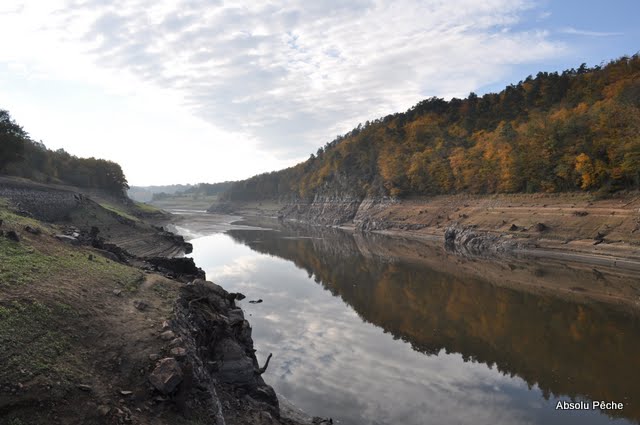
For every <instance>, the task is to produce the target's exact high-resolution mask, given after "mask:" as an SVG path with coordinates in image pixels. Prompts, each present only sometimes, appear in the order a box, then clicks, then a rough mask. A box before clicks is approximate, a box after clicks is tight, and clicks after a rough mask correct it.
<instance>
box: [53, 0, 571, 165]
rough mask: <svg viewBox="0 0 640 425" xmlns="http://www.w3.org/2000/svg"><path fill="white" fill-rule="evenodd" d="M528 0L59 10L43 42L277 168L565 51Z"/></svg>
mask: <svg viewBox="0 0 640 425" xmlns="http://www.w3.org/2000/svg"><path fill="white" fill-rule="evenodd" d="M531 7H532V6H531V4H530V2H529V1H528V0H515V1H514V0H490V1H484V2H478V1H474V0H448V1H443V0H434V1H429V2H426V1H419V0H398V1H394V2H383V1H379V0H356V1H349V2H344V1H337V0H331V1H325V2H307V1H303V0H284V1H279V2H275V1H265V2H255V1H246V0H243V1H234V2H233V4H232V5H231V4H229V3H227V2H223V1H177V2H176V1H174V2H171V1H154V2H147V1H140V0H138V1H135V0H133V1H132V0H127V1H109V2H106V1H99V0H89V1H82V0H76V1H72V2H68V1H67V2H64V1H61V2H60V3H59V4H58V5H57V7H56V9H55V11H53V12H51V13H49V14H48V15H47V17H46V18H47V19H45V20H43V22H45V23H46V25H45V24H43V25H44V30H46V31H47V32H48V34H53V33H55V34H57V36H58V37H60V38H63V39H64V40H65V41H66V43H67V44H66V45H67V46H75V47H76V48H77V49H79V51H81V52H82V55H83V57H84V58H85V59H86V58H88V60H90V61H91V62H92V63H94V64H97V65H98V66H99V67H100V69H101V70H102V71H104V72H113V73H116V74H126V75H130V76H133V77H132V78H134V79H137V80H139V81H141V82H143V83H144V84H147V85H151V86H158V87H162V88H163V89H165V90H170V91H171V92H172V93H176V98H178V99H179V101H180V102H181V103H182V104H183V105H186V106H187V107H188V108H189V109H190V110H191V111H192V112H193V113H194V114H196V115H197V116H198V117H200V118H202V119H204V120H206V121H207V122H209V123H211V124H212V125H214V126H216V127H217V128H221V129H223V130H226V131H232V132H235V133H240V134H245V135H247V138H248V139H251V140H254V141H256V142H257V144H258V148H259V149H262V150H265V151H269V152H275V153H276V154H277V155H278V156H279V157H281V158H285V159H286V158H299V157H301V156H304V155H306V154H308V153H309V152H312V151H315V149H316V148H317V147H318V146H320V145H322V144H324V143H326V142H328V141H330V140H331V139H332V138H333V137H334V136H335V135H337V134H340V133H344V132H346V131H348V130H350V129H351V128H353V127H354V126H355V125H357V124H358V122H364V121H366V120H367V119H374V118H377V117H380V116H383V115H386V114H389V113H394V112H397V111H402V110H406V109H407V108H409V107H410V106H412V105H413V104H415V103H416V102H418V101H419V100H421V99H423V98H425V97H429V96H434V95H435V96H443V97H451V96H464V95H466V94H468V93H469V91H472V90H474V89H477V88H478V87H479V86H483V85H487V84H491V83H494V82H497V81H500V79H501V78H503V77H504V76H505V75H506V74H507V73H508V72H509V69H510V67H511V66H514V65H518V64H522V63H528V62H534V61H540V60H543V59H546V58H549V57H554V56H556V55H558V54H559V53H561V52H562V51H563V46H562V45H561V44H558V43H555V42H553V41H551V40H550V36H549V34H548V33H546V32H541V31H538V32H536V31H516V30H514V27H515V26H516V24H517V23H518V22H519V20H520V16H522V15H523V14H524V13H525V12H527V11H529V10H530V9H531Z"/></svg>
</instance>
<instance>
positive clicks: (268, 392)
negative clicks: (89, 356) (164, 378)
mask: <svg viewBox="0 0 640 425" xmlns="http://www.w3.org/2000/svg"><path fill="white" fill-rule="evenodd" d="M170 326H171V328H172V329H173V332H175V334H176V335H178V337H177V338H178V339H179V340H180V345H181V347H183V348H184V352H182V353H181V357H183V358H184V360H183V364H188V365H189V366H188V368H189V369H190V370H191V375H192V383H191V384H190V386H191V388H184V384H181V385H182V389H180V388H179V389H178V391H181V390H182V391H186V392H187V397H186V400H187V401H186V403H187V405H188V404H193V403H201V402H202V400H203V397H202V394H201V393H202V391H205V392H206V393H207V394H209V395H210V398H209V399H207V400H206V402H207V403H208V404H209V407H210V410H211V413H212V416H213V417H216V418H217V422H215V423H216V424H223V423H224V419H222V418H223V417H224V415H225V414H226V413H229V414H232V415H238V414H239V413H242V416H244V417H253V418H266V419H264V420H262V421H261V420H258V419H255V420H256V421H257V422H253V423H258V424H260V423H269V424H278V423H281V422H279V418H280V408H279V405H278V398H277V397H276V394H275V391H274V390H273V388H271V387H270V386H269V385H267V384H266V383H265V382H264V380H263V379H262V377H261V373H262V372H263V371H264V370H263V369H261V368H260V367H259V365H258V361H257V359H256V357H255V349H254V348H253V340H252V338H251V326H250V325H249V322H247V321H246V320H245V319H244V314H243V312H242V310H241V309H239V308H237V307H236V306H235V303H234V301H233V297H231V296H230V294H229V293H228V292H227V291H225V290H224V289H223V288H222V287H220V286H218V285H216V284H214V283H212V282H206V281H204V280H202V279H197V280H195V281H194V282H193V283H191V284H188V285H185V286H184V287H183V288H182V289H181V291H180V298H179V299H178V301H177V302H176V306H175V318H174V319H173V320H172V321H171V322H170ZM183 369H184V367H183ZM154 385H155V384H154ZM225 395H226V397H227V398H228V397H231V398H232V399H233V400H234V401H240V402H239V403H238V404H237V405H236V409H235V410H234V411H233V412H223V409H222V407H221V403H220V400H221V399H223V398H225ZM225 403H226V404H229V403H228V402H225ZM237 409H240V410H241V411H242V412H238V410H237Z"/></svg>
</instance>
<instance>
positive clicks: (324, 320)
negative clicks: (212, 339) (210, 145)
mask: <svg viewBox="0 0 640 425" xmlns="http://www.w3.org/2000/svg"><path fill="white" fill-rule="evenodd" d="M208 220H210V221H211V223H208V224H207V221H208ZM216 220H218V221H216ZM220 223H221V222H220V221H219V219H216V218H213V217H212V218H208V217H198V218H197V220H195V219H194V221H193V222H192V223H190V222H189V221H186V222H185V223H183V224H182V225H181V228H180V229H179V230H180V231H182V232H183V233H184V234H187V235H191V237H193V239H192V240H191V242H192V243H193V246H194V252H193V257H194V258H195V260H196V262H197V264H198V265H199V266H200V267H202V268H203V269H204V270H205V271H206V273H207V277H208V279H210V280H213V281H215V282H216V283H218V284H221V285H222V286H223V287H225V288H226V289H227V290H229V291H239V292H242V293H243V294H245V295H246V296H247V299H246V300H244V301H243V302H242V303H241V304H242V308H243V309H244V310H245V312H246V315H247V316H251V317H248V319H249V321H250V323H251V325H252V326H253V338H254V341H255V347H256V348H257V350H258V352H257V353H256V354H257V356H258V360H259V362H260V363H261V364H262V362H264V359H265V358H266V356H267V355H268V354H269V353H273V355H274V357H273V359H272V360H271V364H270V365H269V368H268V370H267V372H266V373H265V376H264V377H265V380H266V381H267V383H269V384H271V385H272V386H273V387H274V389H275V390H276V391H277V392H278V394H280V395H281V396H284V397H286V398H287V399H289V400H290V401H292V402H293V403H294V404H296V405H297V406H299V407H300V408H302V409H303V410H305V411H307V412H308V413H310V414H312V415H320V416H331V417H332V418H333V419H334V423H339V424H344V425H347V424H407V425H411V424H474V425H475V424H505V425H517V424H627V423H639V422H638V419H639V418H640V403H638V401H639V398H638V397H639V391H638V388H639V387H640V360H639V359H640V357H639V355H638V353H640V338H638V337H639V336H640V321H639V320H638V317H637V316H636V315H634V314H633V313H629V312H624V311H622V310H621V309H615V308H610V307H607V306H604V305H601V304H598V303H594V302H581V301H579V300H577V301H576V300H574V301H571V300H567V299H565V300H563V299H560V298H557V297H553V296H550V295H541V294H533V293H531V292H522V291H519V290H517V289H513V288H509V287H508V286H506V287H505V285H497V284H496V283H500V282H491V281H489V280H486V279H485V278H483V274H482V273H479V275H476V276H473V275H468V274H464V273H462V272H461V269H462V268H463V266H462V265H461V263H456V262H455V261H454V260H452V258H451V256H450V255H444V254H443V253H442V251H441V250H439V248H438V247H428V246H426V245H425V246H422V245H420V246H418V245H416V246H414V245H412V244H414V242H407V241H400V242H398V241H397V240H394V239H389V238H384V237H381V236H370V237H367V236H361V235H356V236H354V235H351V234H348V233H345V232H340V231H336V230H332V231H319V230H318V229H303V228H293V227H288V228H280V229H272V230H267V229H259V228H256V227H253V228H232V227H230V226H229V225H228V224H229V220H227V222H226V223H222V225H221V224H220ZM225 226H226V227H225ZM225 229H227V230H226V231H225V232H224V233H221V231H223V230H225ZM398 252H399V253H402V252H405V253H406V252H414V253H419V254H420V255H417V256H412V258H408V257H409V256H404V257H403V255H401V254H397V253H398ZM405 257H406V258H405ZM417 257H422V258H424V261H420V260H417V259H416V258H417ZM456 261H457V260H456ZM509 266H510V269H507V268H506V266H505V265H497V266H496V265H494V266H493V267H494V268H495V267H504V268H505V269H506V270H507V271H509V270H516V269H517V268H518V267H520V268H521V270H522V273H526V267H525V266H519V265H517V264H516V265H511V264H510V265H509ZM478 267H481V265H478ZM487 267H488V268H487V270H490V266H487ZM516 272H517V270H516V271H515V272H514V273H516ZM540 273H541V272H540V271H539V270H538V269H536V270H534V271H532V275H531V276H532V279H534V278H535V276H539V274H540ZM545 273H549V272H548V271H545ZM567 273H569V274H568V275H567ZM571 273H574V274H575V276H574V275H572V274H571ZM487 274H489V272H487ZM558 276H563V278H569V279H573V278H575V279H581V280H584V279H585V277H584V276H588V275H585V274H583V275H580V271H572V270H571V269H570V268H568V267H564V268H562V270H559V271H558ZM567 276H568V277H567ZM558 278H560V277H558ZM582 283H583V284H584V282H582ZM257 299H262V300H264V302H263V303H260V304H251V303H248V301H249V300H257ZM572 399H574V400H586V401H589V400H594V399H601V400H606V401H619V402H623V403H625V408H624V410H622V412H608V413H602V412H600V411H573V412H567V411H564V412H563V411H557V410H555V406H556V404H557V402H558V401H559V400H560V401H571V400H572Z"/></svg>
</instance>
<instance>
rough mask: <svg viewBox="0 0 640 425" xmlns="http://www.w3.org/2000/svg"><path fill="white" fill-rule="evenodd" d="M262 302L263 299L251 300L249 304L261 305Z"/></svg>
mask: <svg viewBox="0 0 640 425" xmlns="http://www.w3.org/2000/svg"><path fill="white" fill-rule="evenodd" d="M261 302H262V298H260V299H258V300H251V301H249V304H260V303H261Z"/></svg>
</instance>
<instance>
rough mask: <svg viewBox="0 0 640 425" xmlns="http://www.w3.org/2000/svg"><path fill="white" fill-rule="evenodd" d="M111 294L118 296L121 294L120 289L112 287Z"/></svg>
mask: <svg viewBox="0 0 640 425" xmlns="http://www.w3.org/2000/svg"><path fill="white" fill-rule="evenodd" d="M112 293H113V295H115V296H116V297H119V296H121V295H122V289H114V290H113V292H112Z"/></svg>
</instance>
